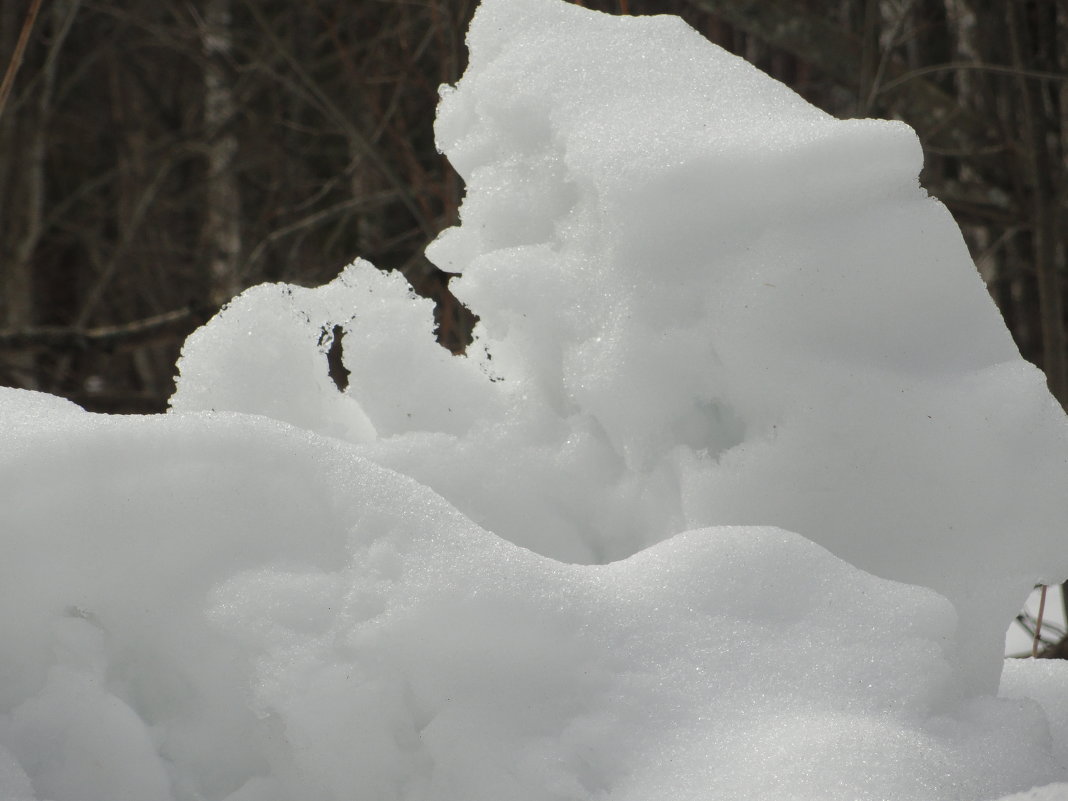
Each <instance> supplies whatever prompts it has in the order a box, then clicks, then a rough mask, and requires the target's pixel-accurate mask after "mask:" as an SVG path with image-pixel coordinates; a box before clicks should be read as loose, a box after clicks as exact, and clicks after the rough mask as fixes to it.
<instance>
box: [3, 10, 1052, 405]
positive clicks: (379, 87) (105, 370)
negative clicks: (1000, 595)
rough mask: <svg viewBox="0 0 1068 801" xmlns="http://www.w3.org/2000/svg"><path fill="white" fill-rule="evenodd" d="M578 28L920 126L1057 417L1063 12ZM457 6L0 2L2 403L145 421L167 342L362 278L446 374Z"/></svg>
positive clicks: (928, 172) (455, 342)
mask: <svg viewBox="0 0 1068 801" xmlns="http://www.w3.org/2000/svg"><path fill="white" fill-rule="evenodd" d="M584 4H585V5H588V6H592V7H596V8H599V9H601V10H606V11H611V12H616V13H618V12H627V13H632V14H648V13H673V14H681V15H682V16H683V17H685V18H686V19H687V21H688V22H689V23H690V24H691V25H693V26H694V27H695V28H697V29H698V30H699V31H701V32H702V33H703V34H705V35H706V36H707V37H708V38H710V39H712V40H713V41H715V42H717V43H718V44H720V45H722V46H724V47H726V48H728V49H730V50H732V51H734V52H736V53H739V54H740V55H742V56H744V57H745V58H747V59H749V60H750V61H751V62H753V63H754V64H756V65H757V66H759V67H760V68H761V69H763V70H765V71H767V72H769V73H771V74H772V75H774V76H775V77H777V78H779V79H780V80H783V81H785V82H786V83H788V84H790V85H791V86H793V87H794V88H795V89H796V90H797V91H799V92H800V93H801V94H802V95H804V96H805V97H806V98H808V99H809V100H811V101H812V102H814V103H816V104H817V105H819V106H821V107H822V108H824V109H826V110H828V111H830V112H831V113H833V114H836V115H838V116H843V117H849V116H880V117H896V118H899V119H903V120H905V121H907V122H908V123H909V124H910V125H912V126H914V127H915V128H916V130H917V132H918V133H919V135H920V138H921V140H922V141H923V143H924V147H925V150H926V154H927V163H926V167H925V171H924V176H923V181H924V184H925V186H927V187H928V189H929V190H930V191H931V192H932V194H934V195H936V196H937V197H939V198H940V199H941V200H943V201H944V202H945V203H946V205H947V206H948V207H949V208H950V210H951V211H952V212H953V214H954V215H955V216H956V218H957V220H958V221H959V222H960V223H961V225H962V227H963V228H964V231H965V235H966V238H967V240H968V244H969V246H970V247H971V249H972V253H973V256H974V257H975V259H976V262H977V264H978V266H979V269H980V271H981V273H982V275H983V277H984V278H985V279H986V281H987V284H988V286H989V287H990V291H991V293H992V295H993V297H994V298H995V300H996V301H997V303H998V305H999V306H1000V307H1001V310H1002V312H1003V314H1004V315H1005V317H1006V319H1007V320H1008V322H1009V325H1010V328H1011V329H1012V331H1013V334H1014V336H1015V337H1016V340H1017V342H1018V343H1019V346H1020V348H1021V350H1022V351H1023V353H1024V355H1025V356H1026V357H1027V358H1029V359H1031V360H1033V361H1035V362H1036V363H1038V364H1040V365H1042V366H1043V367H1044V368H1045V369H1046V370H1047V374H1048V375H1049V380H1050V385H1051V387H1052V388H1053V390H1054V392H1055V394H1057V396H1058V397H1059V398H1060V399H1061V400H1062V402H1063V401H1064V400H1065V399H1066V397H1068V392H1066V386H1065V380H1066V379H1065V376H1066V366H1065V335H1064V297H1063V296H1064V288H1063V281H1064V262H1065V245H1066V241H1065V240H1066V234H1065V231H1066V226H1065V225H1064V222H1065V221H1064V219H1063V214H1064V209H1065V205H1066V202H1068V181H1066V175H1065V145H1066V140H1068V80H1066V75H1068V63H1066V62H1068V7H1066V4H1064V3H1057V2H1056V1H1055V0H1014V1H1013V2H1009V3H1006V2H1003V0H832V1H831V2H822V1H820V0H596V1H594V0H590V2H586V3H584ZM473 5H474V0H421V1H420V2H400V1H399V0H397V1H390V0H350V1H349V2H339V1H337V0H335V1H334V2H330V1H329V0H288V1H287V2H281V0H188V1H183V2H178V0H166V1H165V2H160V0H123V2H115V1H114V0H95V2H94V1H91V0H47V2H43V3H40V2H38V0H0V69H4V70H7V71H8V73H9V75H13V82H12V83H10V95H9V96H8V98H7V100H6V104H5V105H4V108H3V110H2V112H0V155H2V157H0V220H2V226H0V384H6V385H9V386H17V387H27V388H33V389H40V390H44V391H47V392H52V393H56V394H60V395H64V396H66V397H69V398H72V399H74V400H75V401H76V402H78V403H79V404H81V405H83V406H85V407H86V408H88V409H92V410H98V411H111V412H148V411H160V410H162V409H164V408H165V406H166V399H167V397H168V395H169V394H170V392H171V391H172V388H173V384H172V374H173V372H174V361H175V358H176V356H177V353H178V349H179V347H180V345H181V342H182V341H183V339H184V337H185V335H186V334H187V333H188V332H189V331H191V330H192V329H193V328H195V327H196V326H197V325H199V324H201V323H202V322H204V321H205V320H206V319H207V318H208V317H210V315H211V314H213V313H214V312H215V310H217V309H218V307H219V305H220V304H222V303H223V302H225V300H226V299H227V298H229V297H231V296H232V295H233V294H234V293H235V292H238V291H240V290H241V289H242V288H244V287H247V286H249V285H251V284H254V283H258V282H261V281H289V282H296V283H301V284H308V285H313V284H318V283H322V282H324V281H327V280H329V279H330V278H332V277H333V276H334V275H335V274H336V272H337V271H338V270H339V269H340V268H341V267H342V266H343V265H345V264H347V263H348V262H350V261H352V259H354V258H355V257H357V256H362V257H364V258H367V259H369V260H370V261H372V262H374V263H375V264H376V265H377V266H378V267H380V268H381V269H390V270H399V271H401V272H402V273H403V274H404V275H405V276H406V277H407V279H408V280H409V282H410V283H411V284H412V286H413V287H414V288H415V290H416V291H417V292H419V293H421V294H423V295H426V296H428V297H431V298H434V299H435V300H436V302H437V306H438V318H439V319H438V336H439V340H440V341H441V342H442V344H443V345H445V346H446V347H448V348H450V349H452V350H454V351H460V350H462V349H463V347H464V346H465V344H466V342H467V341H468V337H469V332H470V328H471V325H472V322H473V317H472V315H471V314H470V313H469V312H467V311H466V310H465V309H463V308H462V307H461V306H459V304H458V303H457V302H456V301H455V299H454V298H453V297H452V296H451V294H450V293H449V290H448V280H447V277H446V276H444V275H443V274H441V273H440V272H438V271H437V270H435V269H434V268H433V267H432V266H431V265H430V264H429V263H428V262H427V261H426V260H425V258H424V257H423V255H422V251H423V248H424V246H425V245H426V243H427V242H428V241H430V240H431V239H432V238H433V237H434V236H435V235H436V234H437V232H439V231H440V230H441V229H443V228H444V227H446V226H448V225H451V224H453V223H454V222H455V221H456V210H457V206H458V204H459V202H460V199H461V197H462V192H463V188H462V186H461V184H460V181H459V179H458V178H457V177H456V175H455V173H453V172H452V170H451V169H450V168H449V166H448V164H447V163H446V161H445V159H444V158H443V157H442V156H440V155H439V154H438V153H437V152H436V150H435V148H434V142H433V131H432V120H433V115H434V107H435V104H436V101H437V87H438V85H439V84H441V83H445V82H452V81H455V80H456V78H457V77H458V76H459V75H460V74H461V73H462V71H463V68H464V62H465V56H466V54H465V51H464V46H463V32H464V30H465V29H466V26H467V23H468V21H469V19H470V16H471V14H472V12H473ZM34 11H37V12H38V13H37V14H36V19H34V20H32V25H29V26H28V25H27V22H28V21H30V20H29V17H30V16H32V14H31V12H34ZM20 37H24V42H25V50H24V55H23V58H22V60H21V64H19V63H18V62H17V59H16V58H15V56H16V55H17V53H16V50H17V45H18V43H19V40H20ZM9 65H10V68H9ZM476 311H477V310H476ZM949 324H950V322H949V321H947V325H949ZM346 346H356V345H355V343H347V342H346Z"/></svg>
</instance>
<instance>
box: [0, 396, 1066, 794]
mask: <svg viewBox="0 0 1068 801" xmlns="http://www.w3.org/2000/svg"><path fill="white" fill-rule="evenodd" d="M0 408H3V409H4V411H5V419H10V418H11V417H16V416H17V417H18V418H20V419H21V420H22V421H23V424H22V425H20V426H19V427H18V431H19V433H18V434H17V435H12V436H9V437H8V438H7V439H8V441H9V443H10V444H11V445H12V448H11V450H10V451H8V453H5V455H4V456H3V457H0V487H2V492H0V495H2V497H0V501H2V503H0V530H3V531H4V532H5V533H6V534H5V546H6V547H5V551H6V558H5V559H4V560H3V562H2V563H0V594H2V596H3V598H2V602H0V608H3V609H5V610H10V612H9V613H8V614H5V615H3V616H2V617H0V638H2V640H3V642H4V643H5V648H4V650H3V652H2V655H0V672H2V675H3V676H4V682H3V685H2V686H0V708H2V709H3V710H4V712H3V713H2V714H0V757H2V759H0V767H3V770H0V781H3V782H4V783H3V784H0V794H2V795H3V797H5V798H8V797H11V798H19V797H24V798H40V799H44V798H49V799H72V801H73V799H78V801H90V800H91V799H100V801H104V800H105V799H107V800H109V801H115V800H116V799H131V800H132V799H137V800H138V801H152V800H154V799H201V798H210V799H224V798H227V799H231V801H254V800H256V801H258V800H259V799H263V800H264V801H266V800H267V799H297V798H299V799H343V798H351V797H353V793H354V792H355V793H356V794H357V795H358V796H359V797H362V798H370V799H376V800H381V801H386V800H387V799H415V798H418V799H426V800H427V801H431V800H433V801H452V799H456V798H464V799H470V801H483V800H484V801H499V799H502V798H507V799H518V798H524V799H546V800H548V799H562V798H574V799H579V798H594V797H610V798H617V799H635V800H637V799H641V800H642V801H649V800H650V799H653V800H655V799H665V801H666V800H667V799H671V800H672V801H677V800H678V799H686V798H693V799H699V798H737V799H768V798H785V797H790V798H811V799H833V798H840V799H850V801H852V800H853V799H858V798H879V799H928V800H930V799H941V798H947V799H948V798H969V799H978V798H990V797H994V796H996V795H998V794H1001V793H1004V792H1008V791H1010V790H1014V789H1019V788H1021V787H1027V786H1030V785H1031V784H1033V783H1036V782H1049V781H1053V780H1055V779H1060V778H1065V772H1064V771H1063V770H1062V769H1061V768H1060V767H1059V766H1058V764H1057V763H1056V762H1055V760H1053V759H1052V758H1051V756H1050V754H1049V752H1048V734H1047V729H1046V726H1045V722H1044V719H1043V718H1042V715H1041V713H1040V712H1039V710H1038V708H1037V707H1036V706H1035V705H1034V704H1032V703H1020V702H1017V701H1008V700H1003V701H995V700H993V699H989V698H987V699H977V700H964V699H962V698H961V693H960V691H959V690H960V688H959V686H958V685H957V681H956V678H955V677H954V675H953V672H952V669H951V667H950V664H949V662H948V661H947V659H946V654H947V650H948V649H949V647H950V646H951V643H952V637H953V626H952V621H953V612H952V609H951V608H950V606H949V604H948V602H947V601H945V600H944V599H942V598H940V597H938V596H937V595H935V594H934V593H933V592H931V591H929V590H923V589H920V588H917V587H910V586H906V585H902V584H896V583H893V582H889V581H885V580H882V579H877V578H875V577H873V576H870V575H867V574H865V573H862V572H861V571H858V570H856V569H855V568H853V567H852V566H850V565H848V564H846V563H845V562H843V561H841V560H839V559H837V558H835V557H833V556H831V555H830V554H829V553H827V552H826V551H824V550H823V549H822V548H820V547H818V546H816V545H814V544H813V543H811V542H809V541H806V540H804V539H802V538H801V537H799V536H797V535H794V534H789V533H786V532H783V531H780V530H777V529H768V528H755V527H748V528H744V527H738V528H719V529H705V530H699V531H691V532H687V533H685V534H680V535H678V536H676V537H673V538H671V539H669V540H668V541H666V542H663V543H661V544H659V545H657V546H655V547H652V548H649V549H646V550H644V551H642V552H640V553H638V554H636V555H634V556H632V557H630V558H629V559H626V560H622V561H618V562H614V563H612V564H609V565H603V566H596V565H592V566H582V565H567V564H563V563H561V562H558V561H555V560H552V559H549V558H547V557H543V556H539V555H537V554H535V553H533V552H531V551H529V550H526V549H522V548H519V547H518V546H515V545H513V544H511V543H508V542H507V541H505V540H503V539H501V538H499V537H496V536H494V535H493V534H491V533H489V532H486V531H484V530H482V529H480V528H479V527H477V526H476V525H474V524H473V523H472V522H471V521H470V520H468V519H467V518H466V517H464V516H463V515H461V514H460V513H459V512H457V511H456V510H455V509H454V508H452V507H451V506H449V504H447V503H446V502H445V501H444V500H443V499H442V498H440V496H437V495H436V494H434V493H433V492H432V491H431V490H429V489H427V488H425V487H421V486H420V485H418V484H416V483H415V482H414V481H412V480H411V479H409V478H406V477H404V476H401V475H399V474H397V473H395V472H393V471H389V470H386V469H383V468H381V467H378V466H376V465H374V464H372V463H370V462H368V461H367V460H365V459H363V458H362V457H361V456H360V455H359V454H358V449H356V448H354V447H352V446H349V445H346V444H344V443H342V442H340V441H338V440H334V439H328V438H322V437H319V436H316V435H314V434H310V433H308V432H306V431H302V430H300V429H296V428H293V427H289V426H286V425H284V424H281V423H278V422H276V421H272V420H270V419H267V418H264V417H255V416H249V415H238V414H233V413H225V414H223V413H216V414H212V413H198V414H172V415H167V416H163V417H146V418H114V417H107V416H102V415H90V414H86V413H72V412H71V410H70V409H68V408H65V407H64V408H62V409H61V410H58V411H59V413H57V409H56V404H55V403H54V402H53V401H52V399H50V398H47V397H45V396H40V395H36V394H33V393H25V392H19V391H11V390H8V391H3V392H0ZM9 454H10V455H9ZM46 482H47V483H46ZM45 486H47V491H46V492H45V491H42V488H43V487H45ZM813 766H817V767H818V769H815V770H814V769H813Z"/></svg>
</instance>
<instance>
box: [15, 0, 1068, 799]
mask: <svg viewBox="0 0 1068 801" xmlns="http://www.w3.org/2000/svg"><path fill="white" fill-rule="evenodd" d="M468 44H469V48H470V51H471V59H470V66H469V68H468V71H467V72H466V74H465V75H464V77H463V78H462V80H461V81H460V82H459V83H458V84H457V86H456V87H452V88H446V89H445V90H444V91H443V94H442V103H441V107H440V110H439V114H438V119H437V126H436V133H437V137H438V142H439V145H440V147H441V148H442V150H443V151H444V152H445V153H446V155H447V156H448V157H449V159H450V160H451V161H452V163H453V164H454V165H455V166H456V167H457V169H458V170H459V171H460V172H461V174H462V175H463V177H464V179H465V181H466V184H467V196H466V199H465V202H464V205H463V209H462V213H461V217H462V224H461V225H460V226H458V227H457V228H455V229H452V230H450V231H448V232H446V233H445V234H443V235H442V237H441V238H440V239H439V240H438V241H436V242H435V243H434V244H433V245H432V246H431V248H430V249H429V251H428V255H429V256H430V257H431V258H432V259H433V260H434V261H435V262H436V263H437V264H439V265H440V266H441V267H442V268H444V269H448V270H451V271H455V272H459V273H462V277H461V278H458V279H456V280H454V281H453V287H454V288H455V289H456V291H457V293H458V295H460V296H461V297H462V299H463V300H464V301H465V302H467V303H468V304H469V305H470V307H471V308H472V309H473V310H474V311H475V312H476V313H477V314H478V315H479V316H480V317H481V322H480V324H479V327H478V329H477V331H476V335H477V340H476V342H475V344H474V345H473V346H472V348H471V349H470V352H469V355H468V356H467V357H463V358H456V357H453V356H451V355H449V354H448V353H447V352H446V351H444V350H443V349H441V348H440V347H438V346H437V345H436V344H435V343H434V342H433V338H432V335H431V327H432V316H431V308H430V305H429V303H428V302H427V301H421V300H417V299H414V298H413V297H411V295H410V293H409V292H408V290H407V287H406V286H405V285H404V283H403V281H402V280H401V279H400V278H399V277H397V276H394V275H383V274H381V273H379V272H377V271H376V270H374V269H373V268H372V267H371V266H370V265H368V264H366V263H356V264H354V265H353V266H352V267H350V268H348V269H347V270H346V271H344V272H343V273H342V275H341V276H339V278H338V279H337V280H335V281H334V282H332V283H331V284H329V285H327V286H324V287H320V288H317V289H307V288H301V287H294V286H282V285H264V286H260V287H255V288H253V289H251V290H249V291H247V292H245V293H244V294H243V295H241V296H239V297H238V298H236V299H235V300H234V301H233V302H232V303H231V304H230V305H229V306H228V307H227V308H226V309H224V310H223V311H222V312H221V313H220V314H219V315H218V316H217V317H216V318H215V319H213V320H212V321H211V322H210V323H209V324H208V325H207V326H205V327H204V328H202V329H201V330H199V331H197V332H196V333H195V334H194V335H193V336H191V337H190V338H189V340H188V341H187V343H186V346H185V348H184V350H183V356H182V359H181V361H180V363H179V370H180V375H179V379H178V389H177V392H176V393H175V396H174V397H173V399H172V412H171V413H170V414H168V415H164V416H158V417H142V418H136V417H127V418H116V417H107V416H102V415H91V414H87V413H84V412H82V411H81V410H79V409H77V407H74V406H73V405H71V404H68V403H65V402H63V401H60V400H58V399H55V398H51V397H48V396H43V395H38V394H34V393H27V392H21V391H15V390H2V391H0V437H2V438H3V441H2V444H0V536H2V537H3V540H4V544H5V548H4V559H3V560H0V594H2V596H3V601H2V604H0V609H3V610H4V613H3V614H2V615H0V642H3V643H4V647H3V648H2V649H0V678H2V680H0V798H3V799H8V798H10V799H40V800H42V801H43V799H53V800H54V801H67V800H68V799H69V800H70V801H95V800H96V799H100V801H104V800H105V799H107V800H108V801H114V800H116V799H131V801H132V800H133V799H137V801H155V799H160V800H161V801H162V800H163V799H168V800H169V799H174V801H179V800H180V801H187V800H188V801H192V800H194V799H196V800H198V801H199V800H200V799H212V800H214V799H229V801H282V800H283V799H288V800H291V801H297V800H298V799H299V800H300V801H306V800H310V801H316V800H317V799H324V800H325V799H352V798H358V799H368V801H394V800H396V801H401V799H403V800H404V801H460V800H461V799H462V801H519V800H520V799H522V800H523V801H550V800H552V801H557V800H560V801H562V800H563V799H574V800H576V801H578V800H579V799H582V800H585V799H590V800H592V799H613V801H623V800H624V799H627V800H628V801H629V800H630V799H633V801H685V800H686V799H695V800H696V799H702V801H704V800H706V799H732V800H733V799H753V800H754V801H756V800H757V799H760V800H761V801H767V800H768V799H771V800H772V801H774V800H775V799H811V800H812V801H817V799H818V800H820V801H822V800H824V799H842V800H843V801H857V800H858V799H873V800H874V799H879V800H880V801H905V800H906V799H909V800H910V801H941V800H942V799H945V800H946V801H949V799H959V800H960V801H980V800H981V799H982V800H983V801H986V799H995V798H999V797H1002V796H1006V794H1009V793H1022V794H1021V795H1019V796H1014V799H1024V798H1034V799H1044V800H1045V801H1048V799H1053V798H1063V797H1068V796H1066V795H1065V794H1064V787H1060V788H1058V787H1056V786H1055V785H1054V784H1053V783H1055V782H1068V701H1066V700H1065V699H1066V698H1068V692H1066V684H1068V674H1066V673H1065V672H1064V671H1063V670H1062V669H1061V667H1062V666H1061V665H1053V664H1050V665H1045V664H1030V663H1011V664H1010V665H1009V666H1008V668H1007V670H1006V673H1005V677H1004V681H1003V684H1002V697H1000V698H998V697H995V693H996V692H997V689H998V678H999V674H1000V672H1001V666H1002V661H1001V658H1000V657H1001V649H1002V642H1003V637H1004V632H1005V629H1006V627H1007V626H1008V624H1009V622H1010V621H1011V619H1012V617H1013V615H1014V614H1015V612H1016V611H1017V609H1018V608H1019V607H1020V605H1021V604H1022V603H1023V601H1024V599H1025V598H1026V597H1027V595H1028V593H1029V591H1030V589H1031V587H1032V585H1033V584H1034V583H1036V582H1038V581H1056V580H1059V579H1061V578H1064V577H1065V576H1066V575H1068V554H1066V553H1065V552H1064V549H1063V548H1062V547H1059V545H1060V543H1058V538H1059V537H1060V536H1061V532H1062V531H1063V530H1064V527H1065V522H1066V521H1068V494H1066V493H1064V492H1063V491H1061V489H1060V488H1062V487H1063V486H1065V480H1066V479H1068V428H1066V425H1065V419H1064V415H1063V413H1062V412H1061V411H1060V410H1059V408H1058V407H1056V405H1055V404H1054V403H1053V401H1052V399H1051V398H1050V397H1049V394H1048V393H1047V391H1046V389H1045V386H1044V383H1043V381H1042V377H1041V375H1040V374H1039V373H1038V371H1037V370H1035V369H1034V368H1033V367H1031V366H1029V365H1027V364H1026V363H1025V362H1023V361H1022V360H1021V359H1020V357H1019V355H1018V353H1017V352H1016V350H1015V348H1014V347H1013V345H1012V342H1011V339H1010V337H1009V335H1008V333H1007V332H1006V331H1005V329H1004V326H1003V325H1002V323H1001V321H1000V319H999V318H998V316H997V312H996V310H995V309H994V307H993V305H992V303H991V302H990V300H989V298H988V296H987V294H986V292H985V290H984V288H983V286H982V284H981V282H980V280H979V278H978V276H977V275H976V273H975V269H974V267H973V265H972V264H971V263H970V261H969V258H968V254H967V251H966V250H965V248H964V245H963V243H962V241H961V238H960V234H959V232H958V230H957V228H956V226H955V225H954V223H953V221H952V219H951V218H950V217H949V215H948V214H947V212H946V211H945V209H944V208H943V207H942V206H941V205H940V204H938V203H937V202H936V201H934V200H932V199H930V198H929V197H927V195H926V193H925V192H924V191H923V190H922V189H920V187H919V186H918V184H917V174H918V171H919V168H920V164H921V153H920V149H919V145H918V143H917V141H916V138H915V136H914V134H913V133H912V131H911V130H910V129H908V128H907V127H906V126H904V125H901V124H899V123H888V122H875V121H846V122H842V121H836V120H834V119H832V118H830V117H828V116H827V115H825V114H823V113H822V112H820V111H818V110H817V109H814V108H812V107H811V106H809V105H807V104H806V103H805V102H804V101H803V100H801V99H800V98H798V97H797V96H796V95H794V94H793V93H792V92H791V91H790V90H789V89H787V88H786V87H784V86H782V85H780V84H778V83H776V82H774V81H773V80H771V79H770V78H768V77H767V76H765V75H763V74H761V73H760V72H758V71H757V70H755V69H754V68H752V67H751V66H749V65H747V64H746V63H745V62H743V61H741V60H739V59H737V58H735V57H733V56H730V55H728V54H726V53H725V52H723V51H721V50H720V49H718V48H716V47H714V46H713V45H711V44H709V43H708V42H706V41H705V40H703V39H702V38H701V37H699V36H698V35H697V34H696V33H694V32H693V31H692V30H690V29H689V28H687V27H686V26H685V25H684V24H683V23H682V22H681V21H679V20H677V19H675V18H670V17H656V18H639V19H630V18H613V17H609V16H605V15H601V14H597V13H593V12H590V11H586V10H584V9H581V8H578V7H575V6H571V5H567V4H564V3H561V2H557V0H486V2H484V3H483V5H482V7H481V8H480V10H479V12H478V14H477V15H476V18H475V20H474V22H473V23H472V28H471V32H470V35H469V39H468ZM336 325H340V326H342V327H343V328H344V329H345V331H346V336H345V338H344V340H343V345H344V350H343V353H344V361H345V365H346V367H347V368H348V369H349V370H350V371H351V375H350V386H349V388H348V390H347V391H346V392H344V393H340V392H338V391H337V389H336V388H335V387H334V385H333V383H332V381H331V379H330V378H329V376H328V374H327V364H326V358H325V352H326V350H327V348H328V347H329V345H330V342H329V336H330V332H332V331H333V329H334V326H336ZM790 532H796V533H790ZM903 582H904V583H903ZM1032 699H1033V700H1032ZM1041 785H1048V786H1047V787H1045V789H1042V790H1038V791H1035V792H1034V793H1030V794H1029V788H1031V787H1034V786H1041Z"/></svg>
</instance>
